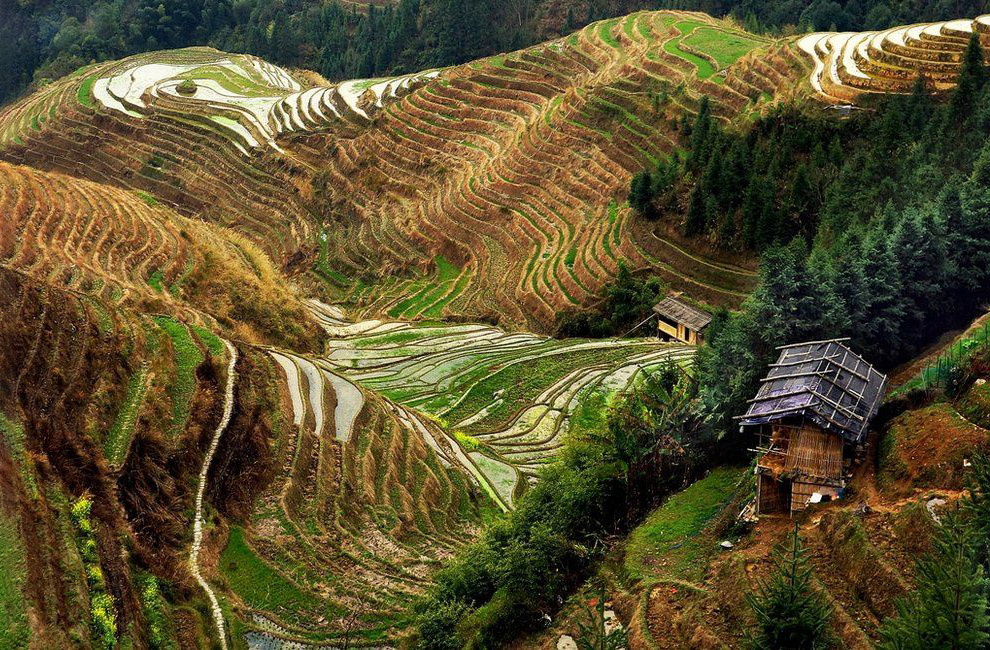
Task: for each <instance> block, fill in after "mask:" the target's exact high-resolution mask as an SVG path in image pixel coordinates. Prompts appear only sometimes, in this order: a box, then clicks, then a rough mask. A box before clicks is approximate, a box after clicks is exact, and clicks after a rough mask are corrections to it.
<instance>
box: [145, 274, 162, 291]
mask: <svg viewBox="0 0 990 650" xmlns="http://www.w3.org/2000/svg"><path fill="white" fill-rule="evenodd" d="M164 280H165V271H163V270H162V269H156V270H155V271H153V272H152V273H151V275H149V276H148V286H150V287H151V288H152V289H154V290H155V291H157V292H158V293H162V292H163V291H165V286H164Z"/></svg>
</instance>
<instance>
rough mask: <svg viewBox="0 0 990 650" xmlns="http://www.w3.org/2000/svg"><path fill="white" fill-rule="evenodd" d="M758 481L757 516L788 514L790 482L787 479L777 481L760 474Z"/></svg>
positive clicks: (789, 509) (789, 507)
mask: <svg viewBox="0 0 990 650" xmlns="http://www.w3.org/2000/svg"><path fill="white" fill-rule="evenodd" d="M759 481H760V483H759V485H758V488H759V489H758V494H757V499H758V503H757V505H758V506H759V507H758V508H757V514H760V515H772V514H790V512H791V482H790V481H789V480H787V479H784V480H781V481H778V480H776V479H774V478H773V477H772V476H769V475H767V474H760V475H759Z"/></svg>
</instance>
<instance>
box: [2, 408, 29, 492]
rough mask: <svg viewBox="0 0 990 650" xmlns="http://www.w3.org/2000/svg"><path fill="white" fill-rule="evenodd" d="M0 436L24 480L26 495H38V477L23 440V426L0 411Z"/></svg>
mask: <svg viewBox="0 0 990 650" xmlns="http://www.w3.org/2000/svg"><path fill="white" fill-rule="evenodd" d="M0 438H2V440H3V442H4V443H6V445H7V448H8V449H9V450H10V456H11V458H13V459H14V462H15V463H16V464H17V469H18V471H19V472H20V474H21V478H22V479H23V480H24V487H25V489H26V490H27V493H28V496H30V497H31V498H33V499H34V498H37V497H38V478H37V475H36V474H35V471H34V464H33V462H32V461H31V458H30V457H29V456H28V453H27V447H26V446H25V440H24V427H23V426H22V425H21V424H20V423H19V422H16V421H14V420H11V419H9V418H8V417H7V416H6V415H4V414H3V413H0Z"/></svg>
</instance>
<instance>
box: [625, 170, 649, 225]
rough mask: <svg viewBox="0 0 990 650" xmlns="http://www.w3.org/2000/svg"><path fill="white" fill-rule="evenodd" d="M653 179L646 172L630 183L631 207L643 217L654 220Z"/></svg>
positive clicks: (636, 176)
mask: <svg viewBox="0 0 990 650" xmlns="http://www.w3.org/2000/svg"><path fill="white" fill-rule="evenodd" d="M652 201H653V179H652V178H651V176H650V172H648V171H646V170H644V171H641V172H639V173H638V174H636V175H635V176H633V177H632V181H631V182H630V183H629V205H631V206H632V208H633V210H635V211H636V212H638V213H639V214H640V215H641V216H644V217H647V218H653V216H654V214H653V204H652Z"/></svg>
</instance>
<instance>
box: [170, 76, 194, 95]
mask: <svg viewBox="0 0 990 650" xmlns="http://www.w3.org/2000/svg"><path fill="white" fill-rule="evenodd" d="M175 90H176V91H177V92H178V93H179V94H182V95H195V94H196V82H195V81H193V80H192V79H183V80H182V81H181V82H179V85H178V86H176V87H175Z"/></svg>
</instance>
